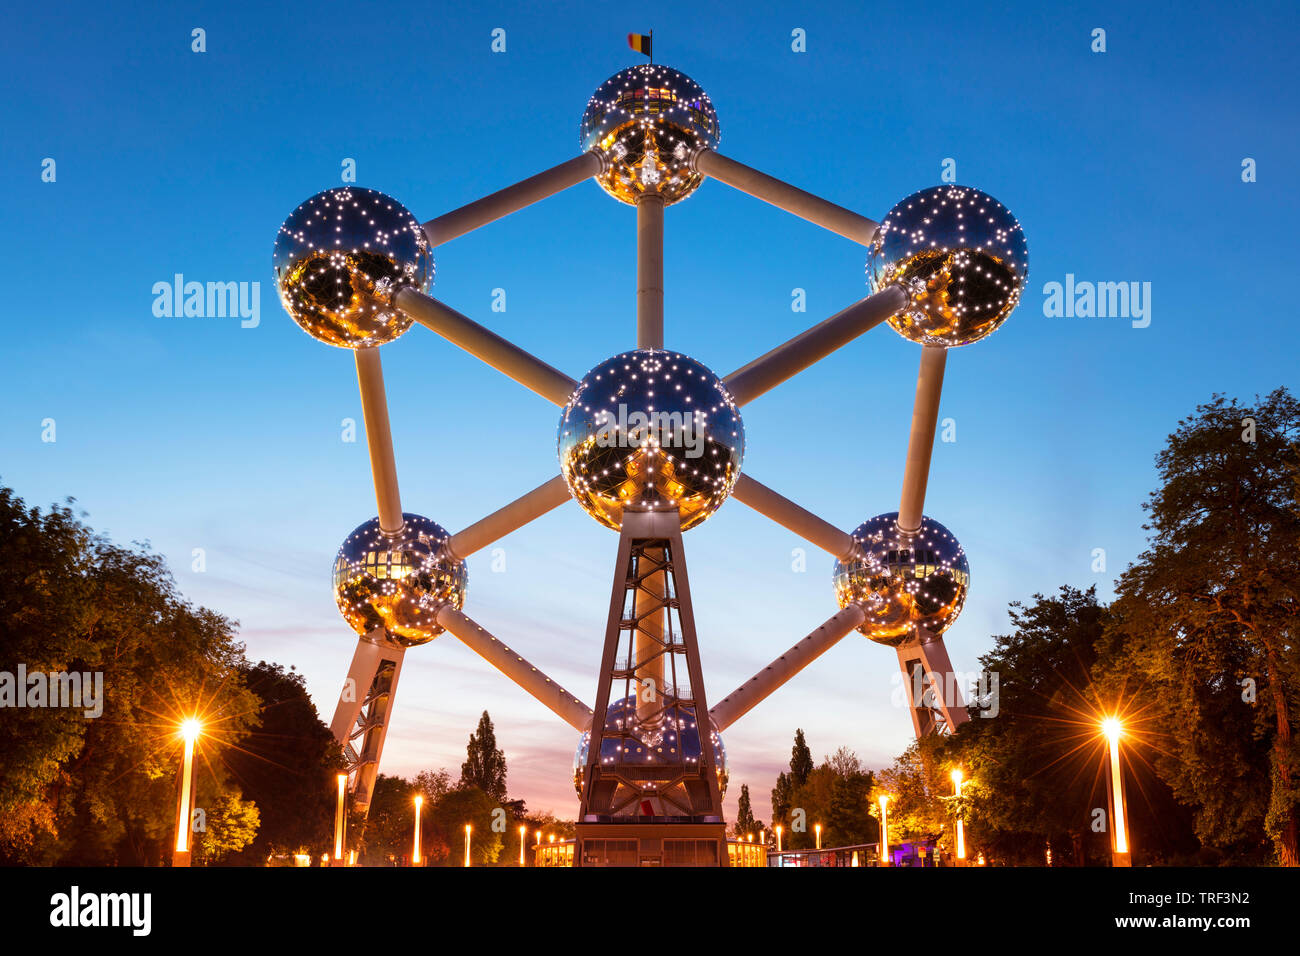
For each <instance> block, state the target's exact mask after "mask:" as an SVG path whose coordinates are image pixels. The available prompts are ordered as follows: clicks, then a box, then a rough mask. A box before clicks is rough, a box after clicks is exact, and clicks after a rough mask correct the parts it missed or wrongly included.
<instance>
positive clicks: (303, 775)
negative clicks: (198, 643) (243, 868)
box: [226, 661, 345, 864]
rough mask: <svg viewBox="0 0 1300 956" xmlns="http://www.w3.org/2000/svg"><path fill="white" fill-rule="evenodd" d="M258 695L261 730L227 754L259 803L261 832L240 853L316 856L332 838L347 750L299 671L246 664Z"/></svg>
mask: <svg viewBox="0 0 1300 956" xmlns="http://www.w3.org/2000/svg"><path fill="white" fill-rule="evenodd" d="M240 671H241V673H242V674H243V678H244V683H245V684H246V685H247V687H248V689H249V690H250V691H252V692H253V693H254V694H256V695H257V697H258V701H259V706H258V710H257V716H258V717H259V719H260V721H261V725H260V727H259V728H258V729H257V731H255V732H253V733H251V734H249V736H248V737H247V739H246V740H245V741H244V742H243V743H242V745H241V746H240V747H239V748H238V749H232V750H231V751H230V752H229V753H228V754H227V756H226V765H227V767H228V768H229V769H230V771H231V775H232V776H233V777H234V779H235V780H236V781H237V782H238V784H239V787H240V789H241V790H242V791H243V795H244V797H245V798H246V799H249V800H252V801H253V802H254V803H256V804H257V806H258V808H259V809H260V810H261V826H260V828H259V829H258V831H257V838H256V839H255V840H253V841H252V842H251V843H250V844H249V846H248V847H247V848H245V849H244V851H243V852H242V853H241V854H240V857H241V862H244V863H246V864H256V863H260V862H261V861H263V860H265V859H266V858H267V857H268V856H270V855H273V854H274V855H280V854H292V853H296V852H300V851H305V852H307V853H310V854H311V855H312V856H319V855H321V854H322V853H325V852H327V851H328V850H330V848H331V847H332V845H333V834H334V812H335V801H336V799H337V791H336V789H335V779H336V775H337V774H339V773H341V772H342V771H343V770H344V766H345V764H344V760H343V753H342V751H341V750H340V749H339V746H338V743H337V742H336V741H335V740H334V735H333V734H332V733H330V730H329V728H328V727H326V726H325V724H324V723H323V722H322V721H321V719H320V717H319V716H318V715H317V713H316V707H315V705H314V704H312V701H311V697H310V696H309V695H308V693H307V686H306V683H305V681H304V680H303V677H302V675H301V674H297V673H293V672H292V670H289V671H286V670H285V669H284V668H283V667H281V666H280V665H278V664H268V663H267V662H266V661H261V662H259V663H257V664H248V663H245V664H243V665H241V667H240Z"/></svg>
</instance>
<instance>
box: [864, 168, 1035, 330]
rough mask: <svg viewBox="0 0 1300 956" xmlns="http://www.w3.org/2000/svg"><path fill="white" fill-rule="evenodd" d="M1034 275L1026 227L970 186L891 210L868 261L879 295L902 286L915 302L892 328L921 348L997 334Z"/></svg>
mask: <svg viewBox="0 0 1300 956" xmlns="http://www.w3.org/2000/svg"><path fill="white" fill-rule="evenodd" d="M1028 276H1029V247H1028V246H1027V245H1026V244H1025V233H1024V230H1022V229H1021V228H1020V223H1019V222H1017V221H1016V217H1015V216H1013V215H1011V211H1010V210H1009V209H1007V207H1006V206H1004V205H1002V203H1000V202H998V201H997V200H996V199H994V198H993V197H992V196H990V195H988V194H987V193H982V192H980V191H979V190H978V189H971V188H970V187H969V186H934V187H932V188H930V189H923V190H921V191H920V192H918V193H913V194H912V195H911V196H908V197H907V198H906V199H904V200H903V201H902V202H900V203H899V204H898V205H896V206H895V207H894V208H893V209H891V210H889V215H887V216H886V217H885V221H884V222H882V223H881V224H880V230H879V232H877V233H876V238H875V241H874V242H872V244H871V251H870V253H869V254H868V257H867V277H868V283H869V285H870V286H871V291H872V292H879V291H880V290H881V289H884V288H887V287H889V286H891V285H901V286H902V287H903V289H904V291H906V292H907V293H908V294H909V296H910V297H911V302H910V303H909V305H908V306H907V307H906V308H905V309H903V310H902V311H901V312H899V313H898V314H897V315H895V316H894V317H893V318H891V319H890V320H889V324H890V325H892V326H893V327H894V331H896V332H898V333H899V334H900V335H902V336H903V337H904V338H906V339H910V340H911V341H913V342H919V343H920V344H921V345H941V346H954V345H969V344H970V343H971V342H978V341H979V340H980V339H982V338H984V337H986V336H988V335H991V334H992V333H993V332H994V331H995V330H996V329H997V328H998V327H999V326H1000V325H1002V323H1003V322H1005V321H1006V319H1007V316H1009V315H1010V314H1011V310H1012V309H1014V308H1015V307H1016V304H1017V303H1018V302H1019V301H1020V293H1021V292H1022V291H1023V290H1024V288H1025V280H1026V279H1027V278H1028Z"/></svg>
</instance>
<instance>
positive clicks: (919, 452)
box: [898, 345, 948, 532]
mask: <svg viewBox="0 0 1300 956" xmlns="http://www.w3.org/2000/svg"><path fill="white" fill-rule="evenodd" d="M947 364H948V350H947V349H946V348H943V347H942V346H935V345H926V346H923V347H922V349H921V368H920V371H918V372H917V375H916V401H915V402H913V404H912V429H911V433H910V434H909V435H908V438H907V464H906V465H905V466H904V468H903V494H902V498H901V500H900V501H899V505H898V529H899V530H900V531H906V532H913V531H919V530H920V529H921V512H922V510H923V509H924V508H925V488H926V485H927V484H929V481H930V455H931V453H933V451H934V429H935V426H936V425H937V424H938V422H939V397H940V395H941V394H942V393H943V372H944V368H945V367H946V365H947Z"/></svg>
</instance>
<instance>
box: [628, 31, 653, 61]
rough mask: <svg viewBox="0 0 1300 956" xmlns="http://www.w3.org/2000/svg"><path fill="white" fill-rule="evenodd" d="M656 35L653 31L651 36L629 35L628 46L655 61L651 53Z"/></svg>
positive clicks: (642, 34)
mask: <svg viewBox="0 0 1300 956" xmlns="http://www.w3.org/2000/svg"><path fill="white" fill-rule="evenodd" d="M654 35H655V32H654V31H653V30H651V31H650V34H649V36H647V35H646V34H644V33H629V34H628V35H627V45H628V46H630V47H631V48H632V49H634V50H636V52H638V53H644V54H645V55H646V56H648V57H650V59H651V61H653V60H654V58H655V55H654V53H652V52H651V43H652V42H653V41H654Z"/></svg>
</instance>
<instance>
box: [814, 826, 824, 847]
mask: <svg viewBox="0 0 1300 956" xmlns="http://www.w3.org/2000/svg"><path fill="white" fill-rule="evenodd" d="M813 829H814V830H815V831H817V849H819V850H820V849H821V848H822V825H821V824H820V823H817V824H814V825H813Z"/></svg>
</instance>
